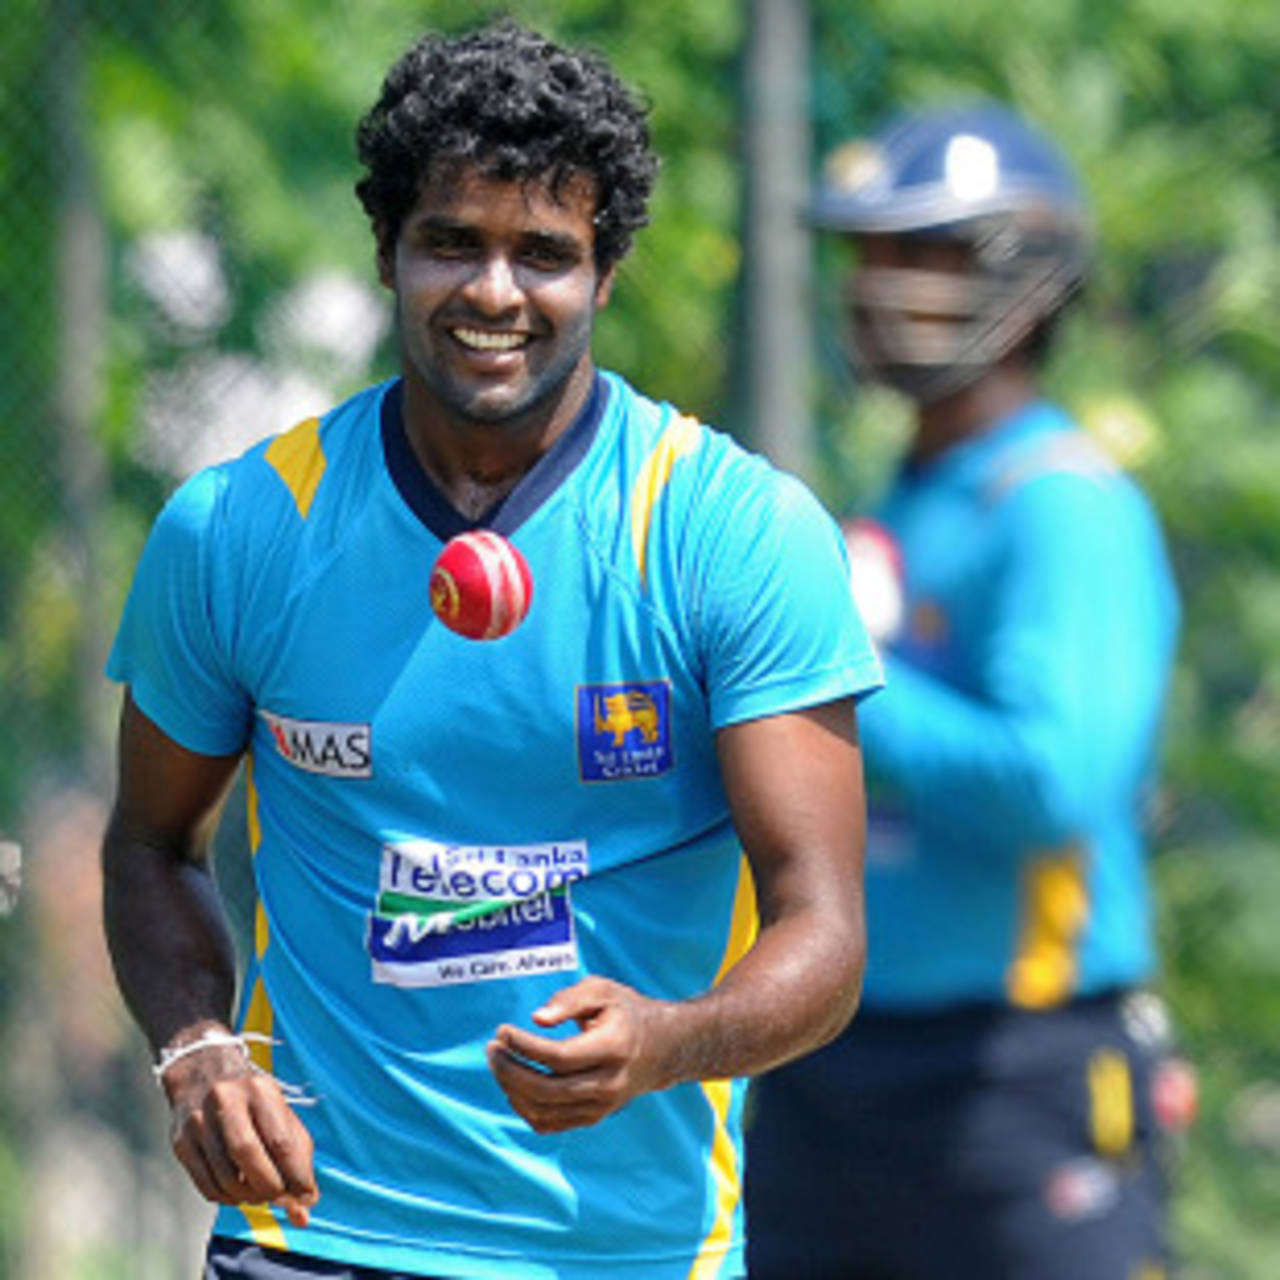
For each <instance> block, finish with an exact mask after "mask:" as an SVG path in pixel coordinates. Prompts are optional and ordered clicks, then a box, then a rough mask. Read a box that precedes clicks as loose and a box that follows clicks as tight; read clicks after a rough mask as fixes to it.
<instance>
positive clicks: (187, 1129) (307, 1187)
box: [173, 1075, 319, 1226]
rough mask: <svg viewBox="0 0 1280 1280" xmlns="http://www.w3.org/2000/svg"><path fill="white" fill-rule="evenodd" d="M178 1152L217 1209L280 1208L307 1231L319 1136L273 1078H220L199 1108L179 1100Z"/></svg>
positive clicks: (315, 1196)
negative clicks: (245, 1206)
mask: <svg viewBox="0 0 1280 1280" xmlns="http://www.w3.org/2000/svg"><path fill="white" fill-rule="evenodd" d="M173 1150H174V1154H175V1155H176V1156H177V1158H178V1160H179V1161H180V1162H181V1164H182V1165H183V1167H184V1168H185V1169H186V1170H187V1172H188V1174H189V1175H190V1177H191V1180H192V1182H193V1183H194V1184H195V1186H196V1189H197V1190H198V1191H199V1192H200V1194H201V1195H203V1196H204V1197H205V1199H207V1200H211V1201H213V1202H215V1203H217V1204H266V1203H274V1204H278V1205H280V1207H281V1208H283V1209H284V1211H285V1212H286V1213H287V1214H288V1216H289V1220H290V1221H291V1222H292V1223H293V1224H294V1225H295V1226H306V1225H307V1222H308V1221H309V1219H310V1208H311V1206H312V1205H314V1204H315V1202H316V1201H317V1200H318V1199H319V1190H318V1188H317V1186H316V1181H315V1174H314V1171H313V1167H312V1158H313V1144H312V1141H311V1135H310V1134H309V1133H308V1132H307V1130H306V1127H305V1126H304V1125H303V1124H302V1122H301V1121H300V1120H299V1119H298V1118H297V1116H296V1115H295V1114H294V1112H293V1110H292V1108H290V1107H289V1105H288V1103H287V1102H286V1101H285V1100H284V1096H283V1094H282V1093H281V1092H280V1089H279V1086H278V1085H277V1084H276V1083H275V1081H274V1080H272V1079H271V1078H270V1077H269V1076H265V1075H250V1076H240V1077H237V1078H234V1079H229V1080H220V1081H218V1082H217V1083H215V1084H213V1085H211V1086H210V1087H209V1088H208V1089H207V1090H205V1091H204V1093H203V1094H202V1095H200V1096H199V1098H198V1099H197V1100H196V1101H195V1102H194V1103H187V1102H182V1101H178V1102H176V1103H175V1107H174V1116H173Z"/></svg>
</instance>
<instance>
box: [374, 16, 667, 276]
mask: <svg viewBox="0 0 1280 1280" xmlns="http://www.w3.org/2000/svg"><path fill="white" fill-rule="evenodd" d="M648 110H649V108H648V105H647V103H644V102H642V101H641V100H640V99H639V98H638V97H637V96H636V95H635V94H634V93H633V92H632V91H631V90H630V89H628V88H627V86H626V85H624V84H623V83H622V81H621V80H619V78H618V77H617V75H616V74H615V73H614V71H613V69H612V68H611V67H610V65H609V63H608V62H607V61H606V60H605V59H604V57H603V56H601V55H600V54H598V53H596V52H595V51H593V50H588V49H577V50H574V49H566V48H563V47H561V46H559V45H556V44H553V43H552V42H551V41H549V40H547V39H545V38H544V37H543V36H540V35H538V34H537V33H536V32H534V31H531V30H529V29H528V28H526V27H523V26H521V25H520V24H519V23H517V22H515V21H514V20H512V19H510V18H504V19H502V20H500V21H498V22H496V23H493V24H490V25H489V26H486V27H484V28H481V29H479V30H477V31H472V32H469V33H466V34H463V35H459V36H453V37H449V36H444V35H441V34H438V33H435V32H432V33H429V34H427V35H425V36H423V37H421V38H420V39H419V40H418V41H416V42H415V43H414V44H413V45H412V46H411V47H410V48H409V49H408V50H407V51H406V52H405V53H404V55H403V56H402V57H401V58H400V59H399V60H398V61H397V62H396V63H395V65H394V66H393V67H392V68H391V70H390V71H389V72H388V73H387V77H386V79H385V80H384V81H383V84H382V92H381V94H380V96H379V98H378V101H377V102H376V103H375V104H374V106H373V107H372V109H371V110H370V111H369V113H368V114H367V115H366V116H365V117H364V118H363V119H362V120H361V121H360V123H359V125H358V126H357V129H356V151H357V154H358V155H359V157H360V160H361V162H362V163H363V165H364V166H365V168H366V170H367V171H368V172H367V174H366V176H365V177H363V178H362V179H361V180H360V181H359V182H358V183H356V195H357V196H358V197H359V198H360V203H361V204H362V205H363V206H364V209H365V212H366V213H367V214H368V215H369V217H370V219H371V220H372V222H373V225H374V228H375V232H376V234H377V235H378V236H379V238H380V240H381V242H382V243H383V245H384V246H385V245H387V244H389V243H390V242H393V241H394V240H395V238H396V237H397V236H398V235H399V233H400V227H401V225H402V223H403V222H404V219H405V217H406V216H407V215H408V213H409V211H410V210H411V209H412V207H413V205H414V203H415V202H416V200H417V198H418V195H419V193H420V192H421V190H422V187H423V185H424V184H425V183H428V182H434V181H447V180H449V178H450V177H451V175H453V174H454V173H456V172H457V171H458V170H460V169H462V168H470V167H472V166H475V167H477V168H478V169H479V170H480V171H481V172H482V173H484V174H485V175H486V176H488V177H492V178H496V179H499V180H500V181H511V182H547V183H549V185H550V187H551V190H552V191H553V192H554V193H559V192H560V191H562V190H563V188H564V184H565V183H566V182H568V181H569V180H571V179H572V178H573V177H574V176H575V175H578V174H584V173H585V174H587V175H589V176H590V177H592V178H593V179H594V180H595V184H596V213H595V250H594V252H595V261H596V266H597V268H598V269H600V270H601V271H604V270H607V269H608V268H609V267H610V266H612V265H613V264H614V263H616V262H617V261H619V259H621V258H622V257H623V256H625V254H626V253H627V251H628V250H629V249H630V248H631V240H632V236H633V235H634V234H635V232H636V231H638V230H639V229H640V228H641V227H643V226H644V225H645V224H646V223H647V222H648V220H649V215H648V210H647V206H648V199H649V195H650V192H651V191H652V190H653V184H654V180H655V178H656V176H657V171H658V160H657V157H656V156H655V154H654V153H653V150H652V149H651V146H650V141H649V126H648V119H647V117H648Z"/></svg>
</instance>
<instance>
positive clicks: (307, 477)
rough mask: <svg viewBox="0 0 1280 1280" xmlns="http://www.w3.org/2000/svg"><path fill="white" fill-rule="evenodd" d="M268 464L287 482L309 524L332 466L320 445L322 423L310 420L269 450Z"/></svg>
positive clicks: (278, 437)
mask: <svg viewBox="0 0 1280 1280" xmlns="http://www.w3.org/2000/svg"><path fill="white" fill-rule="evenodd" d="M266 459H267V461H268V462H269V463H270V464H271V466H273V467H274V468H275V470H276V473H277V474H278V475H279V477H280V479H281V480H283V481H284V482H285V485H286V486H287V487H288V489H289V492H290V493H291V494H292V495H293V500H294V502H295V503H297V506H298V514H299V515H300V516H301V517H302V518H303V519H304V520H305V519H306V518H307V515H308V513H309V512H310V511H311V503H312V501H313V499H314V498H315V496H316V490H317V489H319V487H320V481H321V480H322V479H323V478H324V472H325V467H326V466H327V465H328V464H327V462H326V460H325V456H324V448H323V446H322V445H321V443H320V419H319V418H308V419H307V420H306V421H305V422H300V423H298V425H297V426H296V427H293V428H291V429H290V430H288V431H285V432H283V433H282V434H281V435H278V436H276V438H275V439H274V440H273V441H272V442H271V443H270V444H269V445H268V446H267V452H266Z"/></svg>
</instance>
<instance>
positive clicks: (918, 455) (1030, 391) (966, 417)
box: [910, 361, 1040, 462]
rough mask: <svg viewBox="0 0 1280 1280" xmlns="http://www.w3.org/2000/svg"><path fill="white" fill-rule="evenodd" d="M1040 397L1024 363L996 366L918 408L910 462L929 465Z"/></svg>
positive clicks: (1028, 368) (1033, 379)
mask: <svg viewBox="0 0 1280 1280" xmlns="http://www.w3.org/2000/svg"><path fill="white" fill-rule="evenodd" d="M1039 394H1040V390H1039V387H1038V385H1037V383H1036V380H1035V376H1034V374H1033V371H1032V369H1031V368H1030V367H1029V366H1028V365H1027V364H1026V363H1025V362H1023V361H1018V362H1017V363H1010V364H1000V365H997V366H996V367H995V368H994V369H992V370H990V372H988V373H986V374H984V375H983V376H982V377H981V378H979V379H978V381H977V382H973V383H970V384H969V385H968V386H967V387H961V388H960V390H959V391H953V392H952V393H951V394H950V395H948V396H943V397H942V399H940V400H935V401H933V402H932V403H931V404H925V405H921V406H920V408H919V412H918V415H917V419H916V434H915V439H914V441H913V443H912V446H911V449H910V457H911V460H912V461H913V462H928V461H930V460H931V459H933V458H936V457H938V456H940V455H941V454H943V453H945V452H946V451H947V450H948V449H951V448H954V447H955V446H956V445H958V444H961V443H963V442H964V441H965V440H970V439H973V438H974V437H975V436H980V435H982V434H984V433H985V432H987V431H989V430H990V429H991V428H992V427H994V426H995V425H996V424H997V423H999V422H1002V421H1003V420H1004V419H1005V418H1007V417H1008V416H1009V415H1010V414H1012V413H1016V412H1017V411H1018V410H1019V409H1022V408H1024V407H1025V406H1026V405H1028V404H1030V403H1031V402H1032V401H1033V400H1035V399H1036V398H1037V397H1038V396H1039Z"/></svg>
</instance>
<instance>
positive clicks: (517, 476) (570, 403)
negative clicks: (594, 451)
mask: <svg viewBox="0 0 1280 1280" xmlns="http://www.w3.org/2000/svg"><path fill="white" fill-rule="evenodd" d="M594 377H595V368H594V366H593V365H592V364H591V362H590V361H589V360H584V361H583V362H582V363H581V364H580V365H579V366H578V367H577V368H576V369H575V370H574V371H573V373H572V374H571V375H570V376H569V377H568V378H567V379H566V380H565V382H564V383H563V384H562V385H561V387H560V388H559V391H558V393H557V394H556V395H555V396H554V397H552V398H551V399H549V400H548V401H546V402H543V403H540V404H537V405H534V406H531V407H530V408H528V409H526V410H525V411H523V412H521V413H519V414H516V415H513V416H512V417H509V418H502V419H499V420H497V421H489V420H486V419H482V418H471V417H467V416H466V415H464V414H460V413H458V412H457V411H455V410H451V409H449V408H448V407H447V406H445V405H443V404H442V403H441V402H440V401H439V400H438V399H437V398H436V397H435V396H434V395H433V394H432V392H431V391H430V390H429V389H428V388H427V387H426V385H425V384H424V383H423V382H422V381H421V380H420V379H419V378H416V377H414V376H413V375H412V374H411V373H408V372H406V374H405V378H404V400H403V405H404V410H403V412H404V427H405V435H406V436H407V437H408V440H409V445H410V447H411V448H412V450H413V454H414V457H415V458H416V459H417V460H418V463H419V465H420V466H421V467H422V469H423V470H424V471H425V472H426V473H427V475H428V477H429V478H430V479H431V482H432V483H433V484H434V485H435V486H436V488H437V489H438V490H439V491H440V492H441V493H442V494H443V495H444V496H445V497H446V498H447V499H448V500H449V503H450V504H451V505H452V506H453V507H454V509H455V510H456V511H457V512H458V513H459V514H460V515H462V516H464V517H465V518H466V519H468V520H478V519H479V518H480V517H482V516H483V515H484V514H485V513H486V512H488V511H490V510H492V509H493V508H494V507H495V506H496V505H497V504H498V503H499V502H501V501H502V500H503V499H504V498H505V497H506V496H507V495H508V494H509V493H510V492H511V491H512V490H513V489H514V488H515V487H516V485H518V484H519V483H520V481H521V480H522V479H523V478H524V476H525V475H526V474H527V473H528V472H529V471H530V470H531V469H532V468H533V466H534V465H535V464H536V463H537V461H538V460H539V459H540V458H541V457H542V456H543V454H545V453H546V452H547V450H548V449H550V448H551V446H552V445H553V444H555V442H556V441H557V440H558V439H559V438H560V437H561V436H562V435H563V434H564V433H565V432H566V431H567V430H568V429H569V427H570V426H571V425H572V424H573V421H574V419H575V418H576V417H577V416H578V414H579V413H580V412H581V410H582V408H583V406H584V405H585V404H586V401H587V397H588V395H589V394H590V392H591V385H592V381H593V379H594Z"/></svg>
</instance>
